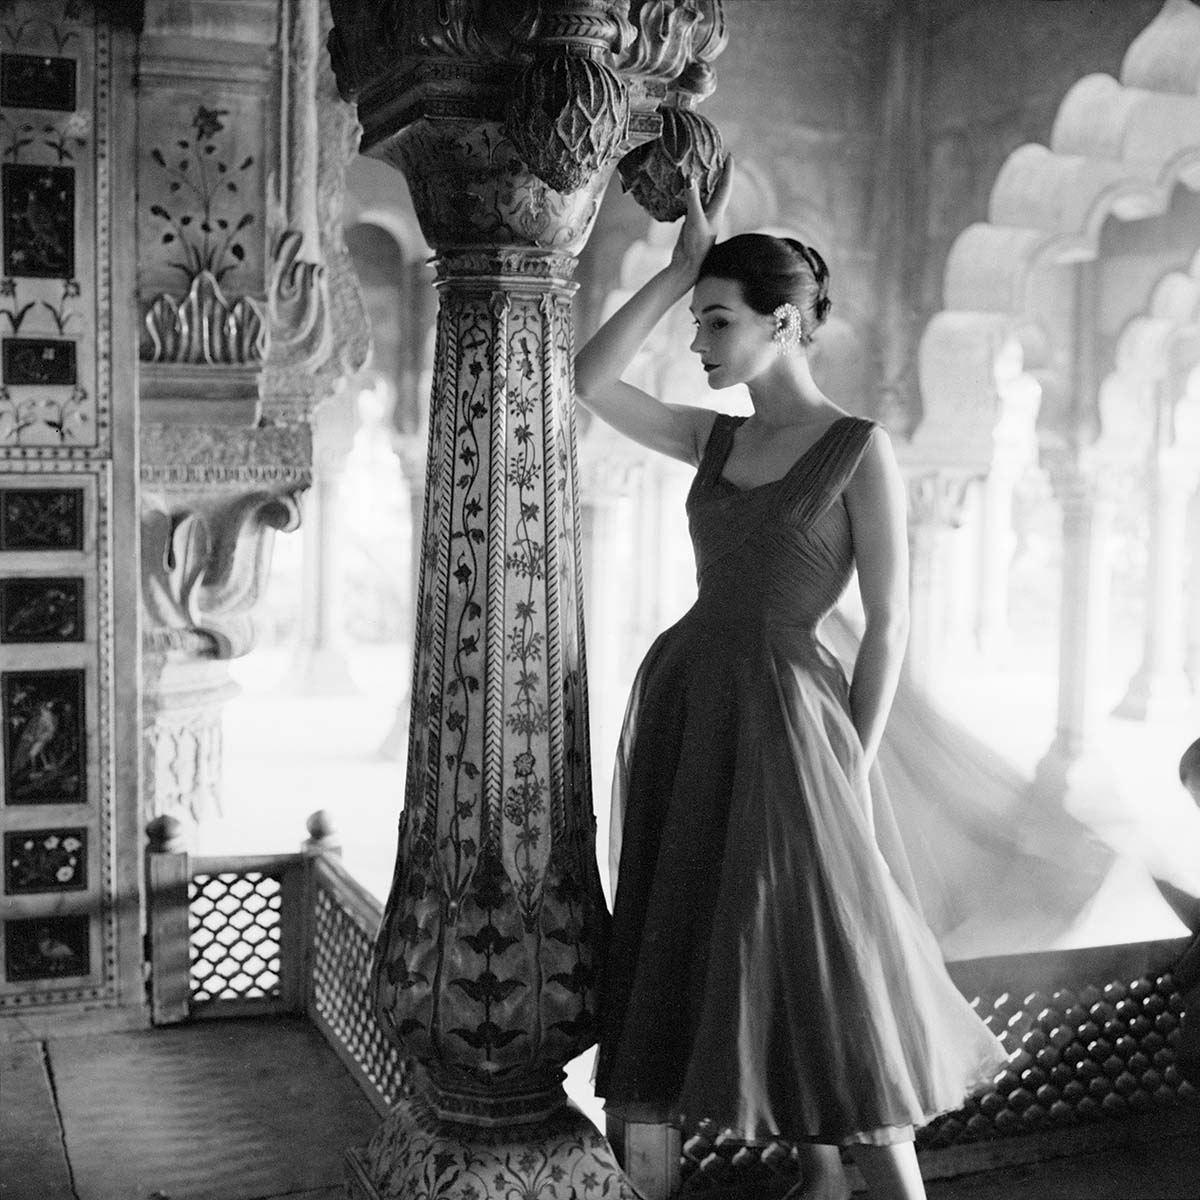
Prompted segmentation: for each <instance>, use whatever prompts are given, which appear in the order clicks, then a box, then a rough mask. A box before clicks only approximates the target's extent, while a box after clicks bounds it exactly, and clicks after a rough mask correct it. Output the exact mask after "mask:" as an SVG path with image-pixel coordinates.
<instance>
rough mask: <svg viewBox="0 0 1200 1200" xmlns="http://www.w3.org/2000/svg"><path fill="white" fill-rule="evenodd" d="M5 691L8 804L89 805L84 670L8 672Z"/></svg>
mask: <svg viewBox="0 0 1200 1200" xmlns="http://www.w3.org/2000/svg"><path fill="white" fill-rule="evenodd" d="M0 692H2V693H3V707H4V803H5V804H83V803H84V802H85V801H86V799H87V796H86V790H87V772H86V770H85V767H86V760H85V754H84V743H85V737H84V673H83V671H82V670H74V669H72V670H64V671H5V672H3V674H0Z"/></svg>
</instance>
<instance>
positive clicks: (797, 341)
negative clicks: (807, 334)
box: [771, 300, 804, 358]
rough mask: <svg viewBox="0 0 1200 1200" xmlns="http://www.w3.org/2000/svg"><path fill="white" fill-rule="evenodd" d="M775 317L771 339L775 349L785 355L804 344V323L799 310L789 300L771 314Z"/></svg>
mask: <svg viewBox="0 0 1200 1200" xmlns="http://www.w3.org/2000/svg"><path fill="white" fill-rule="evenodd" d="M772 315H773V316H774V318H775V334H774V336H773V337H772V338H771V340H772V341H773V342H774V343H775V349H776V350H777V351H778V352H779V353H780V354H781V355H782V356H783V357H785V358H786V357H787V356H788V355H789V354H791V353H792V352H793V351H794V350H796V349H798V348H799V347H800V346H802V345H803V344H804V323H803V320H802V318H801V316H800V310H799V309H798V308H797V307H796V306H795V305H794V304H793V303H792V302H791V301H790V300H789V301H786V302H785V303H783V304H781V305H780V306H779V307H778V308H777V309H775V311H774V313H773V314H772Z"/></svg>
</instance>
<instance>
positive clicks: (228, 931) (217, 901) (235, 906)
mask: <svg viewBox="0 0 1200 1200" xmlns="http://www.w3.org/2000/svg"><path fill="white" fill-rule="evenodd" d="M282 908H283V895H282V885H281V883H280V880H279V879H278V878H276V877H275V876H272V875H267V874H264V873H263V872H261V871H248V872H246V873H234V872H222V873H221V874H217V875H196V876H194V877H193V879H192V883H191V891H190V903H189V917H190V926H191V932H190V938H191V946H192V965H191V988H192V1004H193V1005H201V1004H209V1003H213V1002H214V1001H218V1000H277V999H279V998H280V995H281V984H280V971H281V961H282V960H281V950H280V918H281V914H282Z"/></svg>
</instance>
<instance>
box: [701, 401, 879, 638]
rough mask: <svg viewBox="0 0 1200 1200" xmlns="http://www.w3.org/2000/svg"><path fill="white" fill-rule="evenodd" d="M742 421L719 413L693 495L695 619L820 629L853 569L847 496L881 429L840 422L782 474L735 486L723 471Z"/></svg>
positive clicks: (845, 420)
mask: <svg viewBox="0 0 1200 1200" xmlns="http://www.w3.org/2000/svg"><path fill="white" fill-rule="evenodd" d="M745 419H746V418H745V417H734V416H728V415H726V414H719V415H718V416H717V418H716V420H715V421H714V422H713V428H712V432H711V434H710V435H709V439H708V443H707V445H706V446H705V449H704V453H703V455H702V456H701V460H700V466H699V469H698V470H697V472H696V477H695V479H694V481H693V483H692V487H691V490H690V491H689V493H688V498H687V512H688V526H689V530H690V532H691V537H692V545H693V547H694V549H695V554H696V573H697V582H698V584H699V597H698V599H697V603H696V608H697V610H698V613H699V615H702V616H705V617H707V618H709V619H715V620H718V621H722V623H724V622H725V621H728V622H730V623H732V624H747V623H749V624H756V625H762V624H766V625H791V626H802V627H809V628H815V626H816V625H817V624H818V622H819V621H820V620H821V618H822V617H824V616H825V615H826V614H827V613H828V612H829V611H830V609H831V608H832V607H833V606H834V604H836V602H837V600H838V597H839V596H840V595H841V594H842V591H843V590H844V589H845V587H846V585H847V583H848V582H849V581H850V576H851V574H852V573H853V570H854V547H853V541H852V538H851V530H850V517H849V514H848V512H847V510H846V506H845V504H843V503H841V497H842V492H843V491H844V489H845V487H846V484H847V483H848V482H849V480H850V478H851V476H852V475H853V474H854V471H855V468H856V467H857V466H858V463H859V461H860V459H861V458H862V454H863V451H864V450H865V449H866V447H867V443H868V441H869V440H870V437H871V434H872V432H873V431H874V429H875V423H874V422H872V421H867V420H863V419H861V418H858V417H841V418H839V419H838V420H836V421H834V423H833V424H832V425H831V426H830V427H829V428H828V429H827V430H826V431H825V432H824V433H823V434H822V435H821V436H820V437H819V438H818V439H817V441H816V442H814V443H813V445H812V446H810V447H809V448H808V450H806V451H805V452H804V453H803V454H802V455H801V456H800V457H799V458H798V459H797V460H796V461H795V462H794V463H793V464H792V466H791V467H790V468H789V469H788V471H787V473H786V474H784V475H783V476H782V478H780V479H777V480H773V481H771V482H769V483H764V484H760V485H758V486H756V487H750V488H739V487H737V486H736V485H735V484H732V483H730V482H729V481H728V480H727V479H725V478H724V476H723V475H722V473H721V472H722V469H723V467H724V465H725V460H726V459H727V458H728V457H729V452H730V450H731V448H732V446H733V437H734V433H735V432H736V430H737V428H738V426H739V425H740V424H741V423H742V422H743V421H744V420H745Z"/></svg>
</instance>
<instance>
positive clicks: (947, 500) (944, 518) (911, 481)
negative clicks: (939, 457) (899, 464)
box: [906, 471, 980, 531]
mask: <svg viewBox="0 0 1200 1200" xmlns="http://www.w3.org/2000/svg"><path fill="white" fill-rule="evenodd" d="M978 478H980V476H978V475H975V474H965V473H961V472H955V471H922V472H920V473H914V474H912V475H909V476H908V478H907V479H906V484H907V488H908V515H909V521H910V522H911V524H912V526H913V529H914V531H915V530H919V529H922V528H926V527H930V526H932V527H937V528H943V529H953V528H957V527H958V525H960V524H961V523H962V518H963V507H964V505H965V503H966V498H967V491H968V489H969V488H970V486H971V484H972V483H974V482H975V481H976V480H977V479H978Z"/></svg>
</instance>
